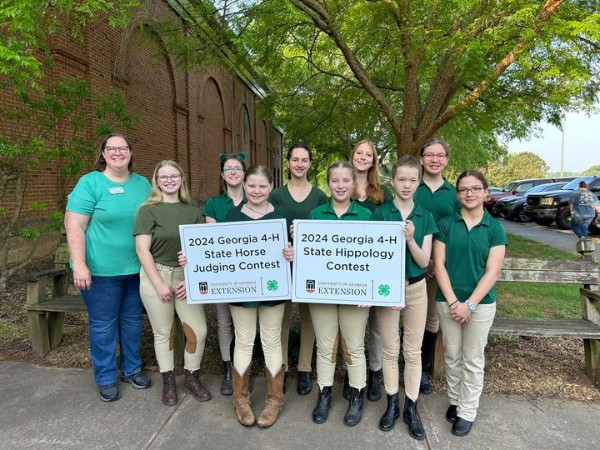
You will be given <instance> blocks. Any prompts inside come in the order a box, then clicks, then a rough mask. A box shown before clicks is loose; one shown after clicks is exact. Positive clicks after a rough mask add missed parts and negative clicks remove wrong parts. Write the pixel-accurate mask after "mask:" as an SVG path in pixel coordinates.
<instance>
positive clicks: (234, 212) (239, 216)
mask: <svg viewBox="0 0 600 450" xmlns="http://www.w3.org/2000/svg"><path fill="white" fill-rule="evenodd" d="M243 206H244V204H243V203H241V204H239V205H238V206H234V207H233V208H232V209H230V210H229V212H228V213H227V215H226V217H225V220H224V222H249V221H251V220H269V219H285V210H284V209H283V208H280V207H278V206H275V209H274V210H273V211H272V212H270V213H269V214H265V215H264V216H263V217H261V218H260V219H253V218H252V217H249V216H247V215H246V214H244V213H243V212H242V207H243ZM283 302H285V300H271V301H266V302H238V303H231V304H232V305H233V306H243V307H244V308H258V307H259V306H275V305H279V304H280V303H283Z"/></svg>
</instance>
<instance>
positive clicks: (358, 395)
mask: <svg viewBox="0 0 600 450" xmlns="http://www.w3.org/2000/svg"><path fill="white" fill-rule="evenodd" d="M364 393H365V390H364V388H363V389H356V388H353V387H351V388H350V401H349V404H348V411H346V415H345V416H344V423H345V424H346V425H348V426H350V427H353V426H354V425H356V424H358V422H360V419H361V417H362V410H363V402H364V399H363V394H364Z"/></svg>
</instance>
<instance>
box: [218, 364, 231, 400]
mask: <svg viewBox="0 0 600 450" xmlns="http://www.w3.org/2000/svg"><path fill="white" fill-rule="evenodd" d="M220 392H221V395H231V394H233V388H232V386H231V361H223V378H221V390H220Z"/></svg>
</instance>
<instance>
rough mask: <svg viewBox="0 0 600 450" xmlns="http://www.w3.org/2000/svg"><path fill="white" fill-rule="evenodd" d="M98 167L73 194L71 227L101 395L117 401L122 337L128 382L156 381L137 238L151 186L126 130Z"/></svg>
mask: <svg viewBox="0 0 600 450" xmlns="http://www.w3.org/2000/svg"><path fill="white" fill-rule="evenodd" d="M94 169H95V170H94V171H93V172H91V173H88V174H87V175H84V176H83V177H81V179H80V180H79V181H78V182H77V185H76V186H75V188H74V189H73V192H71V194H70V195H69V199H68V202H67V211H66V213H65V230H66V231H67V241H68V244H69V253H70V255H71V267H72V268H73V283H74V284H75V287H76V288H78V289H79V290H80V291H81V295H82V297H83V300H84V301H85V304H86V307H87V310H88V320H89V338H90V354H91V358H92V364H93V366H94V379H95V381H96V384H97V385H98V388H99V389H100V399H101V400H102V401H105V402H112V401H115V400H118V399H119V396H120V392H119V385H118V381H117V376H118V371H117V350H116V349H117V342H118V343H119V347H120V360H121V371H122V374H121V380H122V381H125V382H127V383H129V384H131V385H132V386H133V387H134V388H136V389H145V388H149V387H150V386H151V385H152V382H151V380H150V378H149V377H148V375H146V374H145V373H144V372H143V371H142V358H141V356H140V347H141V341H142V310H143V306H142V302H141V300H140V290H139V284H140V278H139V272H140V261H139V260H138V257H137V255H136V253H135V241H134V239H133V235H132V231H133V226H134V223H135V213H136V210H137V209H138V207H139V206H140V205H141V204H142V203H143V202H144V201H145V200H146V199H147V198H148V193H149V191H150V183H148V180H146V178H144V177H143V176H141V175H138V174H136V173H134V172H133V161H132V150H131V144H130V143H129V141H128V140H127V138H126V137H125V136H124V135H122V134H117V133H115V134H111V135H109V136H108V137H107V138H106V139H104V141H103V142H102V144H101V145H100V150H99V152H98V154H97V156H96V161H95V163H94ZM116 261H117V262H118V263H117V264H116V263H115V262H116Z"/></svg>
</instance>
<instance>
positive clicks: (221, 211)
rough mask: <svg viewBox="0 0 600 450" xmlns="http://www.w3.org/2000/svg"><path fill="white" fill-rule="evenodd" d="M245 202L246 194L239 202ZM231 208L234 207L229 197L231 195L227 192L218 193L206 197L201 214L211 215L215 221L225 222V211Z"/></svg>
mask: <svg viewBox="0 0 600 450" xmlns="http://www.w3.org/2000/svg"><path fill="white" fill-rule="evenodd" d="M245 202H246V195H244V198H243V200H242V203H241V204H244V203H245ZM238 206H239V205H238ZM232 208H235V205H234V204H233V200H232V199H231V197H229V195H227V193H225V194H221V195H219V196H218V197H212V198H210V199H208V201H207V202H206V205H204V210H203V211H202V215H204V217H211V218H213V219H215V220H216V221H217V222H225V217H226V216H227V212H228V211H229V210H230V209H232Z"/></svg>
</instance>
